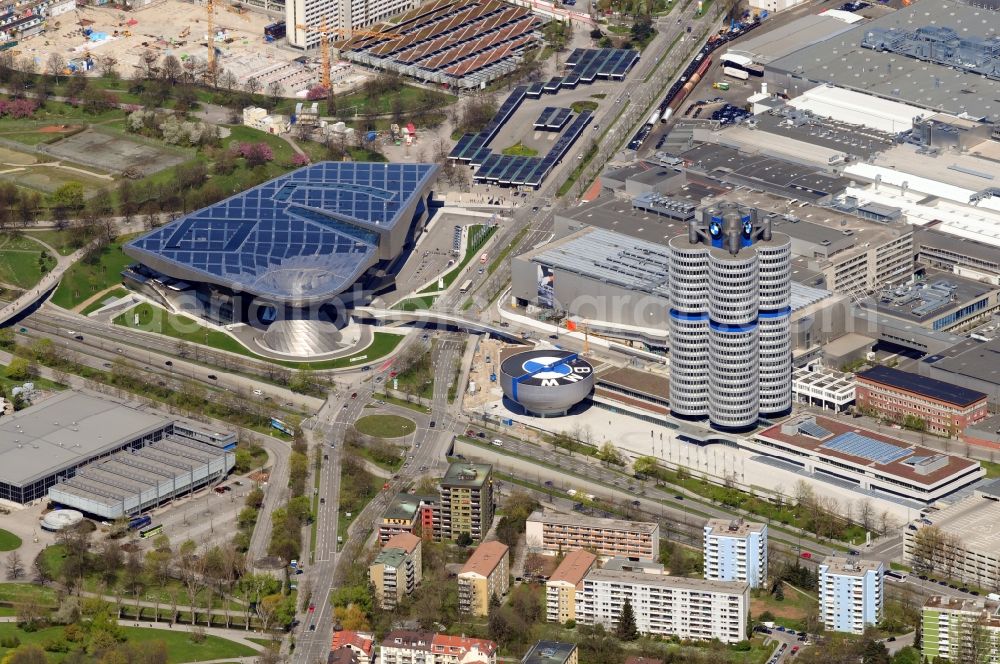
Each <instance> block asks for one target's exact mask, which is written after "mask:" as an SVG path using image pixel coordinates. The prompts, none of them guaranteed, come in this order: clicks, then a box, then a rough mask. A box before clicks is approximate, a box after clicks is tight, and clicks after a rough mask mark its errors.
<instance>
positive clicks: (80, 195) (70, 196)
mask: <svg viewBox="0 0 1000 664" xmlns="http://www.w3.org/2000/svg"><path fill="white" fill-rule="evenodd" d="M50 198H51V200H52V204H53V205H61V206H63V207H65V208H67V209H68V210H71V211H73V212H74V213H75V212H79V211H80V210H82V209H83V203H84V191H83V185H82V184H81V183H79V182H67V183H66V184H64V185H61V186H60V187H59V188H58V189H56V190H55V191H54V192H52V195H51V197H50Z"/></svg>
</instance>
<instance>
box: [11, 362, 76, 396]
mask: <svg viewBox="0 0 1000 664" xmlns="http://www.w3.org/2000/svg"><path fill="white" fill-rule="evenodd" d="M31 382H32V383H34V384H35V388H36V389H39V390H65V389H66V386H65V385H62V384H61V383H57V382H55V381H53V380H49V379H48V378H32V379H31ZM23 384H24V381H23V380H13V379H11V378H7V367H6V366H5V365H2V364H0V385H2V386H3V388H4V389H5V390H7V394H10V390H11V388H12V387H18V386H20V385H23Z"/></svg>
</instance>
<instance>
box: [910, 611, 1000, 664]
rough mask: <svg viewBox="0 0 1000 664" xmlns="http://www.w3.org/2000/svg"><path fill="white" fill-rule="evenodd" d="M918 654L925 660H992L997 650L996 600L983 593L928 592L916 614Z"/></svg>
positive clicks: (999, 643)
mask: <svg viewBox="0 0 1000 664" xmlns="http://www.w3.org/2000/svg"><path fill="white" fill-rule="evenodd" d="M920 627H921V638H920V654H921V655H922V656H923V657H925V658H926V659H927V661H929V662H934V661H944V662H956V664H957V663H958V662H975V661H976V660H977V659H978V660H980V661H988V662H990V664H993V663H994V662H996V661H997V657H996V656H993V655H989V654H988V655H986V659H985V660H984V659H983V653H997V652H998V651H1000V602H997V601H995V600H992V599H986V598H983V597H973V598H967V597H953V596H950V595H932V596H930V597H928V598H927V600H926V601H925V602H924V605H923V607H922V609H921V614H920Z"/></svg>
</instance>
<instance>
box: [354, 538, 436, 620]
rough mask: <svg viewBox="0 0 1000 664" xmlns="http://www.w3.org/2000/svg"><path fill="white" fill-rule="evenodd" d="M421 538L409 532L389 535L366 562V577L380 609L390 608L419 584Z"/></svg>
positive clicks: (420, 574) (421, 561) (420, 573)
mask: <svg viewBox="0 0 1000 664" xmlns="http://www.w3.org/2000/svg"><path fill="white" fill-rule="evenodd" d="M422 542H423V540H421V539H420V538H419V537H417V536H416V535H413V534H411V533H400V534H399V535H393V536H392V537H391V538H390V539H389V541H387V542H386V543H385V545H384V546H383V547H382V550H381V551H379V554H378V555H377V556H376V557H375V560H374V561H372V564H371V565H369V566H368V578H369V579H370V580H371V583H372V585H373V586H374V587H375V597H376V599H377V600H378V602H379V603H380V604H381V606H382V608H383V609H388V610H391V609H394V608H396V606H397V605H399V602H400V601H401V600H402V599H403V597H404V596H406V595H409V594H411V593H412V592H413V591H414V589H415V588H416V587H417V585H419V584H420V579H421V576H422V569H423V568H422V565H423V560H422V558H421V553H422V551H421V547H422Z"/></svg>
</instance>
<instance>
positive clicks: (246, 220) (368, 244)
mask: <svg viewBox="0 0 1000 664" xmlns="http://www.w3.org/2000/svg"><path fill="white" fill-rule="evenodd" d="M437 168H438V167H437V165H435V164H382V163H365V162H321V163H318V164H313V165H311V166H306V167H304V168H300V169H298V170H296V171H293V172H291V173H288V174H286V175H283V176H281V177H278V178H275V179H273V180H269V181H268V182H265V183H263V184H260V185H258V186H256V187H254V188H252V189H249V190H247V191H245V192H243V193H241V194H237V195H236V196H233V197H231V198H227V199H225V200H223V201H219V202H218V203H216V204H214V205H211V206H209V207H206V208H202V209H201V210H198V211H196V212H192V213H191V214H188V215H186V216H184V217H181V218H180V219H177V220H176V221H173V222H171V223H169V224H167V225H166V226H162V227H160V228H158V229H156V230H154V231H152V232H151V233H148V234H146V235H144V236H142V237H141V238H137V239H135V240H133V241H132V242H129V243H128V244H126V245H125V251H126V253H127V254H128V255H129V256H132V257H133V258H136V259H137V260H139V261H141V262H143V263H146V264H148V265H150V267H153V268H154V269H156V270H158V271H160V272H165V273H167V274H169V275H170V276H176V277H179V278H184V279H199V278H200V279H201V280H202V281H207V282H211V283H215V284H220V285H225V286H228V287H230V288H232V289H234V290H237V291H244V292H250V293H254V294H257V295H263V296H269V297H274V298H276V299H279V300H289V299H294V300H301V299H303V298H306V299H310V300H320V299H323V298H330V297H333V296H334V295H337V294H338V293H340V292H342V291H343V290H345V289H346V288H348V287H349V286H350V285H351V284H353V283H354V282H355V281H356V280H357V279H358V278H359V277H360V276H361V274H362V273H363V272H364V271H365V270H366V269H367V268H368V267H370V266H371V265H373V264H374V263H376V262H377V260H378V246H379V241H380V237H381V235H382V234H384V233H387V232H388V231H389V230H391V229H393V228H394V227H395V226H396V225H398V224H399V223H407V224H409V223H412V218H404V217H409V216H411V215H407V214H404V213H405V212H406V211H407V210H408V209H410V204H411V203H412V202H413V200H414V198H416V197H419V196H421V195H425V194H426V190H427V189H428V188H429V185H430V182H431V180H432V179H433V177H434V175H435V173H436V171H437ZM171 268H176V269H171Z"/></svg>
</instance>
